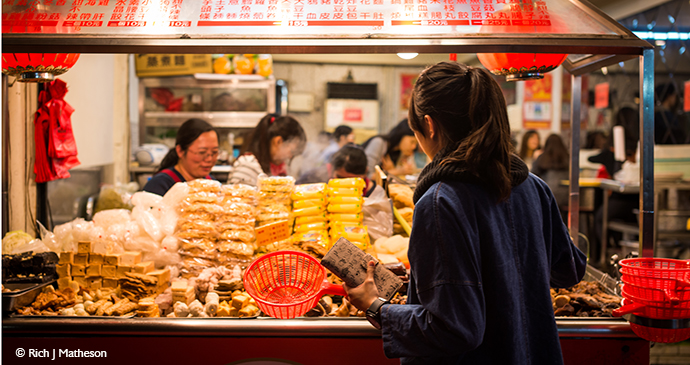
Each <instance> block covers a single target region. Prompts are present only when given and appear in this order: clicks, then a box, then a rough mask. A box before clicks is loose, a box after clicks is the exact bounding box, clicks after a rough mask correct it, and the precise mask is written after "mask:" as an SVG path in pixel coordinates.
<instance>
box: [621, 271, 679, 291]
mask: <svg viewBox="0 0 690 365" xmlns="http://www.w3.org/2000/svg"><path fill="white" fill-rule="evenodd" d="M622 271H623V269H621V272H622ZM621 280H622V281H623V282H624V283H625V284H632V285H637V286H643V287H645V288H653V289H660V290H666V289H670V290H678V291H687V290H690V283H686V282H685V281H682V280H676V279H657V278H650V277H647V276H637V275H630V274H626V273H623V275H621Z"/></svg>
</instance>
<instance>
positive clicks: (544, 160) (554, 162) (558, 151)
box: [537, 134, 570, 170]
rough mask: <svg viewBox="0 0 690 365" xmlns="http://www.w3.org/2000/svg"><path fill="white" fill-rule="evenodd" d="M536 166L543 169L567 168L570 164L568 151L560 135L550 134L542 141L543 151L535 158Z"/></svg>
mask: <svg viewBox="0 0 690 365" xmlns="http://www.w3.org/2000/svg"><path fill="white" fill-rule="evenodd" d="M537 166H538V167H539V168H540V169H543V170H567V169H568V167H569V166H570V153H568V149H567V148H566V147H565V144H564V143H563V139H562V138H561V136H559V135H557V134H552V135H550V136H549V137H548V138H547V139H546V142H544V149H543V153H542V154H541V155H540V156H539V158H537Z"/></svg>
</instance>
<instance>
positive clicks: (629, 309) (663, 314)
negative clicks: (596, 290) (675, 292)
mask: <svg viewBox="0 0 690 365" xmlns="http://www.w3.org/2000/svg"><path fill="white" fill-rule="evenodd" d="M623 298H625V301H624V303H623V306H622V307H620V308H618V309H614V310H613V315H614V316H616V317H620V316H623V315H626V314H630V313H634V314H636V315H638V316H642V317H646V318H654V319H685V318H690V308H688V306H689V305H688V304H687V303H688V302H681V304H679V305H678V306H675V307H670V306H663V305H660V304H659V302H652V301H646V300H643V299H637V298H636V297H634V296H631V295H630V294H628V293H627V292H626V290H625V288H623Z"/></svg>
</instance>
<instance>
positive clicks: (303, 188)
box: [292, 183, 326, 200]
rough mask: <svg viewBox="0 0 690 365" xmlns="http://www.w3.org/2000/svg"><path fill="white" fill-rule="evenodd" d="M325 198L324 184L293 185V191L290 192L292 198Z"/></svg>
mask: <svg viewBox="0 0 690 365" xmlns="http://www.w3.org/2000/svg"><path fill="white" fill-rule="evenodd" d="M325 198H326V184H325V183H316V184H302V185H297V186H295V191H294V192H293V193H292V200H303V199H325Z"/></svg>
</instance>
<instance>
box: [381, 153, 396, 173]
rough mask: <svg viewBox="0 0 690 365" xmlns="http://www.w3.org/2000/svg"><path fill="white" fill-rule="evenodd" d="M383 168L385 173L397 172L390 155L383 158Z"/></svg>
mask: <svg viewBox="0 0 690 365" xmlns="http://www.w3.org/2000/svg"><path fill="white" fill-rule="evenodd" d="M381 167H382V168H383V170H384V171H386V172H388V173H390V172H391V171H393V170H395V164H394V163H393V160H391V158H390V156H388V155H386V156H383V159H382V160H381Z"/></svg>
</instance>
